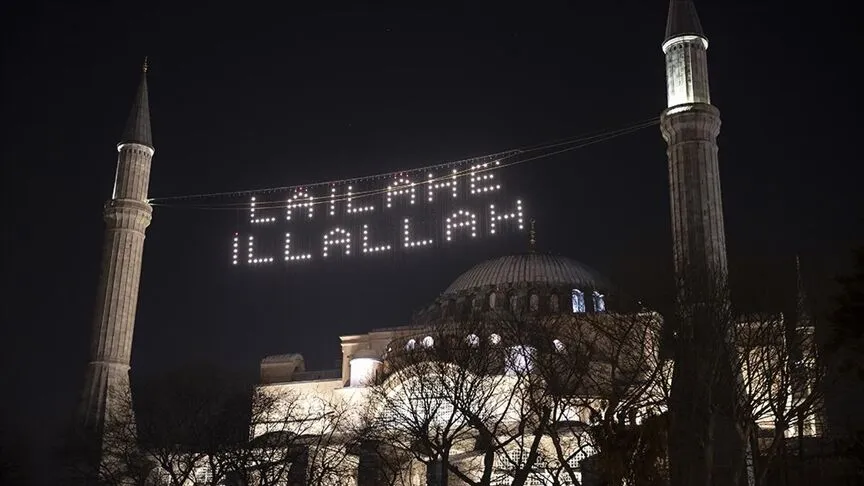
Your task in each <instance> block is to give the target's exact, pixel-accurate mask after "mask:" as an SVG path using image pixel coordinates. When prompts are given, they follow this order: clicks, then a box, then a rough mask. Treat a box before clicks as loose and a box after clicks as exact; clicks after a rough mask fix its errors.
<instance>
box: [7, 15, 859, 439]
mask: <svg viewBox="0 0 864 486" xmlns="http://www.w3.org/2000/svg"><path fill="white" fill-rule="evenodd" d="M77 3H78V2H63V3H60V2H58V3H46V2H37V1H29V2H8V3H7V4H6V5H5V6H4V11H3V12H2V18H3V19H4V21H5V23H6V24H7V26H6V27H4V28H3V29H0V32H2V34H0V35H2V38H3V51H2V73H0V76H2V89H0V97H2V102H0V107H2V108H0V114H2V123H3V129H2V132H0V133H2V137H3V141H2V144H0V150H2V171H3V172H2V184H3V189H2V195H3V200H4V204H3V208H4V213H5V214H6V217H4V218H3V219H4V224H3V230H2V241H3V253H2V257H3V267H2V278H3V286H4V291H3V299H2V329H0V366H2V376H0V379H2V382H0V390H2V393H0V395H2V397H3V398H2V399H0V400H2V402H3V403H2V411H3V413H4V415H5V416H6V418H5V419H4V421H5V422H6V423H7V424H8V423H12V424H15V425H19V426H21V425H22V424H27V423H33V422H25V420H34V419H36V418H39V424H40V425H39V427H38V430H36V429H35V428H31V429H25V430H26V434H27V435H33V436H38V435H39V434H42V433H46V434H47V432H45V431H47V430H50V429H51V428H56V427H59V426H60V424H62V423H63V421H64V420H66V419H68V418H69V417H70V415H71V413H72V411H73V410H74V407H75V405H76V401H77V399H78V394H79V390H80V388H81V386H82V385H83V378H84V371H85V367H86V362H87V359H88V356H87V354H88V340H89V334H90V326H91V320H92V317H93V306H94V301H95V297H96V284H97V279H98V275H99V260H100V251H101V244H102V238H103V222H102V219H101V211H102V204H103V203H104V201H105V200H107V199H108V198H109V197H110V195H111V189H112V184H113V178H114V171H115V164H116V148H115V147H116V143H117V141H118V140H119V137H120V134H121V132H122V130H123V124H124V122H125V120H126V117H127V114H128V111H129V108H130V106H131V103H132V99H133V96H134V93H135V89H136V87H137V83H138V80H139V76H140V65H141V62H142V59H143V58H144V56H145V55H147V56H149V57H150V66H151V68H150V73H149V78H148V79H149V86H150V104H151V105H150V106H151V116H152V127H153V137H154V144H155V146H156V155H155V157H154V159H153V165H152V178H151V185H150V195H151V196H152V197H161V196H173V195H184V194H198V193H211V192H219V191H232V190H241V189H254V188H259V187H272V186H283V185H292V184H303V183H309V182H314V181H320V180H331V179H341V178H349V177H354V176H363V175H367V174H374V173H380V172H384V171H391V170H400V169H410V168H414V167H421V166H425V165H428V164H431V163H436V162H440V161H447V160H455V159H463V158H466V157H471V156H478V155H483V154H487V153H492V152H498V151H501V150H505V149H510V148H515V147H521V146H526V145H532V144H537V143H542V142H546V141H549V140H555V139H559V138H562V137H574V136H578V135H581V134H586V133H592V132H597V131H602V130H609V129H614V128H619V127H623V126H626V125H629V124H631V123H633V122H636V121H640V120H644V119H648V118H651V117H654V116H657V115H659V113H660V111H661V110H662V109H663V108H664V106H665V79H664V75H665V70H664V61H663V55H662V52H661V50H660V43H661V41H662V40H663V33H664V24H665V18H666V10H667V3H666V2H665V1H664V0H654V1H645V0H628V1H621V2H572V3H569V4H567V3H562V2H548V3H546V2H536V3H529V2H518V3H513V4H512V5H511V4H507V3H502V2H498V3H490V4H486V5H482V6H480V5H479V4H477V6H473V7H468V6H465V5H458V4H444V3H441V2H437V3H430V4H427V5H425V6H413V5H411V6H410V7H409V6H406V5H408V4H402V5H403V6H401V7H398V8H397V7H391V8H377V7H376V8H366V7H363V6H360V3H359V2H355V4H354V5H353V6H349V7H340V6H337V5H335V4H334V3H333V2H322V3H321V4H322V5H324V4H325V3H326V6H322V7H320V8H312V7H308V6H307V7H302V8H298V7H294V6H293V3H292V2H283V3H282V4H281V8H280V9H278V10H275V9H271V8H266V7H265V6H264V5H263V4H262V5H255V4H254V2H231V3H224V4H223V3H221V2H209V3H206V4H205V3H201V4H200V5H198V6H192V5H190V2H165V3H162V2H146V1H145V2H140V1H139V2H123V3H120V2H116V3H115V4H113V5H110V6H109V5H97V4H96V2H92V3H89V4H87V5H76V4H77ZM411 3H412V2H409V4H411ZM697 8H698V10H699V14H700V17H701V20H702V24H703V26H704V29H705V32H706V34H707V36H708V38H709V40H710V47H709V51H708V63H709V71H710V74H711V91H712V101H713V103H714V104H715V105H716V106H717V107H718V108H719V109H720V111H721V116H722V120H723V127H722V131H721V134H720V137H719V142H718V143H719V146H720V164H721V176H722V184H723V191H724V210H725V219H726V231H727V241H728V252H729V260H730V271H731V273H732V278H733V283H734V284H735V285H736V286H737V287H736V288H737V289H738V291H737V292H738V293H737V295H739V296H741V297H740V300H741V301H742V302H750V303H752V301H758V299H755V298H754V297H753V296H754V295H762V294H772V293H773V294H777V293H778V292H779V291H778V290H777V289H778V288H786V287H788V285H786V284H788V283H789V282H790V278H791V277H790V276H791V271H792V265H793V261H794V255H795V254H796V253H799V254H800V255H801V260H802V265H803V268H804V270H805V276H806V279H807V282H808V284H809V286H810V288H811V289H812V293H813V294H814V296H816V297H814V299H816V298H817V297H818V296H821V297H825V296H827V295H829V294H830V289H831V287H830V285H829V282H830V279H831V278H832V277H833V275H835V274H836V273H837V272H841V271H842V270H843V269H844V266H845V265H846V264H847V262H848V257H849V251H850V250H851V248H853V247H854V246H856V245H860V244H861V242H862V241H864V232H862V224H861V223H862V219H861V218H862V207H864V204H862V197H861V194H860V193H861V176H862V169H861V167H860V162H861V156H860V151H859V150H860V142H859V137H860V136H861V134H860V130H859V128H860V117H859V116H858V115H857V112H858V111H859V110H860V109H861V106H860V92H859V87H860V86H861V85H862V84H864V83H862V80H861V77H860V75H858V74H854V72H855V71H856V66H855V64H857V63H859V61H858V59H860V54H859V53H858V52H856V51H855V50H854V45H856V42H854V31H855V29H856V28H857V25H855V24H854V23H853V16H852V15H850V14H849V13H848V12H845V11H844V10H843V9H842V8H839V7H833V6H832V5H831V3H830V2H821V3H819V4H818V5H817V6H815V7H814V5H813V4H805V5H800V6H799V5H796V4H795V3H794V2H792V3H790V2H780V1H776V0H771V1H759V2H753V1H728V0H727V1H722V2H721V1H718V0H713V1H708V0H705V1H701V2H697ZM853 148H854V149H859V150H854V151H853ZM503 177H504V178H505V183H506V193H507V194H508V195H513V196H516V195H519V196H522V197H524V199H525V200H526V201H527V203H528V214H529V216H530V217H535V218H536V219H537V232H538V246H539V248H540V249H541V250H544V251H549V252H553V253H558V254H563V255H567V256H569V257H572V258H574V259H577V260H580V261H584V262H586V263H588V264H590V265H591V266H593V267H595V268H597V269H598V270H600V271H601V272H602V273H604V274H605V275H606V276H608V277H609V278H610V279H611V280H613V281H614V282H616V283H617V284H618V285H619V286H620V287H621V288H623V289H626V292H627V293H629V294H630V295H633V296H637V297H638V298H640V299H643V300H644V301H645V302H647V303H649V304H652V305H656V306H657V307H659V308H662V307H663V306H664V305H667V304H668V295H669V291H670V288H671V287H672V281H673V280H672V275H671V261H672V255H671V230H670V223H669V202H668V201H669V198H668V183H667V169H666V155H665V143H664V141H663V139H662V137H661V135H660V131H659V128H658V127H656V126H655V127H649V128H647V129H644V130H642V131H640V132H638V133H636V134H632V135H628V136H626V137H622V138H619V139H616V140H613V141H610V142H606V143H603V144H598V145H594V146H591V147H587V148H584V149H580V150H576V151H573V152H570V153H567V154H565V155H561V156H558V157H555V158H551V159H547V160H543V161H538V162H536V163H533V164H530V165H526V166H524V167H522V168H520V172H519V174H518V175H514V176H510V175H504V176H503ZM241 217H245V216H241ZM237 229H238V223H237V215H236V214H234V213H232V212H221V211H197V210H192V209H186V208H182V207H156V208H155V211H154V214H153V223H152V225H151V226H150V228H149V230H148V232H147V240H146V243H145V252H144V268H143V277H142V282H141V295H140V301H139V306H138V317H137V321H136V327H135V340H134V351H133V356H132V370H133V371H132V374H133V380H134V379H136V378H141V377H147V376H151V375H155V374H158V373H163V372H166V371H170V370H172V369H176V368H178V367H182V366H187V365H193V364H200V363H211V364H215V365H218V366H220V367H223V368H228V369H231V370H235V371H236V372H237V373H239V374H242V375H243V376H245V377H247V378H249V379H254V378H255V374H256V372H257V366H258V362H259V360H260V359H261V358H262V357H264V356H266V355H269V354H277V353H285V352H301V353H303V354H304V355H305V356H306V359H307V365H308V366H309V367H310V368H318V369H320V368H329V367H333V364H334V362H335V361H336V360H337V359H338V358H339V356H340V350H339V341H338V336H339V335H341V334H349V333H359V332H364V331H368V330H370V329H372V328H377V327H390V326H398V325H403V324H405V323H406V322H407V320H408V318H409V317H410V315H411V313H412V311H414V310H417V309H418V308H420V307H422V306H423V305H424V304H425V303H428V302H430V301H431V300H433V299H434V298H435V297H436V296H437V295H438V293H439V292H441V291H442V290H444V288H446V286H447V285H448V284H449V282H451V281H452V280H453V279H455V278H456V276H458V275H459V273H461V272H462V271H464V270H466V269H468V268H470V266H471V265H473V264H475V263H478V262H480V261H482V260H484V259H486V258H490V257H494V256H497V255H502V254H505V253H506V252H510V251H524V250H525V249H527V236H526V237H524V242H523V241H521V240H520V241H516V242H514V241H513V239H512V238H511V240H509V243H507V244H503V243H493V242H491V241H488V240H480V241H477V242H471V243H465V244H462V245H454V247H453V248H450V249H446V250H444V249H435V250H430V251H428V252H427V253H424V254H416V255H399V256H394V257H382V258H378V259H374V260H373V259H368V258H366V259H360V258H357V259H356V260H344V261H340V262H328V263H312V264H309V265H306V266H303V267H291V268H287V267H286V266H285V265H275V266H274V267H273V268H272V269H259V270H251V269H248V268H233V267H232V266H231V264H230V256H229V255H230V253H229V251H230V250H229V247H230V239H231V235H232V233H233V232H234V231H236V230H237ZM520 238H521V237H520ZM502 241H503V240H502ZM784 285H785V287H784ZM742 305H743V304H742ZM766 305H768V304H766ZM22 427H23V426H22Z"/></svg>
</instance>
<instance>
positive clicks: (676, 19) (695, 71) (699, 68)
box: [660, 0, 726, 298]
mask: <svg viewBox="0 0 864 486" xmlns="http://www.w3.org/2000/svg"><path fill="white" fill-rule="evenodd" d="M662 47H663V53H664V54H665V55H666V93H667V108H666V110H665V111H664V112H663V114H662V115H661V119H660V129H661V131H662V132H663V138H664V139H665V140H666V144H667V146H668V149H667V155H668V157H669V185H670V190H671V202H672V236H673V242H674V262H675V274H676V277H677V278H678V284H679V286H680V287H679V288H681V289H687V290H689V291H691V292H699V293H701V292H706V293H713V292H715V291H717V290H720V289H715V288H714V285H713V284H714V283H715V282H719V283H720V284H721V285H724V286H725V278H726V236H725V232H724V229H723V202H722V197H721V195H720V171H719V168H718V164H717V134H718V133H719V132H720V112H719V111H718V110H717V108H715V107H714V106H713V105H711V94H710V91H709V89H708V66H707V49H708V39H707V38H706V37H705V34H704V33H703V32H702V25H701V23H700V22H699V17H698V16H697V15H696V8H695V7H694V6H693V2H692V1H690V0H671V2H670V4H669V16H668V18H667V21H666V38H665V40H664V41H663V45H662ZM715 295H716V294H715ZM706 296H710V294H709V295H703V296H702V297H703V298H704V297H706ZM679 297H681V295H680V294H679Z"/></svg>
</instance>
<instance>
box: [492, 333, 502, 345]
mask: <svg viewBox="0 0 864 486" xmlns="http://www.w3.org/2000/svg"><path fill="white" fill-rule="evenodd" d="M489 343H490V344H491V345H493V346H496V345H498V344H500V343H501V336H499V335H497V334H491V335H490V336H489Z"/></svg>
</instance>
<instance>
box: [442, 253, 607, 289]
mask: <svg viewBox="0 0 864 486" xmlns="http://www.w3.org/2000/svg"><path fill="white" fill-rule="evenodd" d="M520 283H525V284H545V285H548V286H571V287H574V288H585V289H588V288H590V289H601V290H607V289H609V287H610V285H609V282H608V281H607V280H606V279H605V278H603V276H602V275H600V273H599V272H597V271H596V270H594V269H593V268H591V267H589V266H587V265H585V264H583V263H580V262H577V261H576V260H571V259H569V258H566V257H561V256H555V255H548V254H543V253H525V254H521V255H508V256H504V257H500V258H495V259H493V260H488V261H485V262H483V263H481V264H479V265H476V266H474V267H473V268H471V269H470V270H468V271H467V272H465V273H463V274H462V275H460V276H459V277H458V278H457V279H456V280H455V281H453V283H452V284H450V286H449V287H447V290H445V291H444V295H453V294H459V293H463V292H464V291H467V290H471V289H478V288H482V287H488V286H494V287H498V286H508V285H513V284H520Z"/></svg>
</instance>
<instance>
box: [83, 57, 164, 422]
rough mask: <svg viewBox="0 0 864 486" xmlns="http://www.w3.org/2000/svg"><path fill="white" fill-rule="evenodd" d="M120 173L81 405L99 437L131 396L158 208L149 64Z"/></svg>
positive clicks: (120, 148)
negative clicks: (139, 312) (152, 192)
mask: <svg viewBox="0 0 864 486" xmlns="http://www.w3.org/2000/svg"><path fill="white" fill-rule="evenodd" d="M117 152H118V156H117V173H116V176H115V179H114V192H113V193H112V196H111V200H110V201H108V202H106V203H105V210H104V213H103V217H104V219H105V226H106V228H105V242H104V246H103V248H102V273H101V276H100V278H99V290H98V294H97V298H96V312H95V318H94V322H93V334H92V338H91V346H90V363H89V365H88V368H87V378H86V384H85V388H84V396H83V400H82V403H81V413H82V415H83V417H82V420H83V425H84V428H85V429H86V430H87V431H88V432H90V433H95V434H96V435H95V436H96V437H97V438H98V437H100V434H101V432H102V430H103V426H104V424H105V421H106V419H107V418H109V417H110V416H111V414H112V413H115V412H117V411H118V410H117V407H119V406H122V405H123V404H124V403H126V402H125V400H126V396H127V394H128V393H129V358H130V355H131V353H132V331H133V328H134V326H135V309H136V307H137V305H138V283H139V281H140V279H141V256H142V253H143V250H144V231H145V229H146V228H147V226H148V225H149V224H150V216H151V213H152V212H153V209H152V208H151V207H150V204H148V203H147V186H148V185H149V182H150V159H151V158H152V157H153V152H154V148H153V139H152V137H151V134H150V108H149V105H148V100H147V61H146V60H145V61H144V67H143V72H142V76H141V84H140V85H139V86H138V93H137V95H136V96H135V102H134V104H133V105H132V112H131V113H130V114H129V119H128V121H127V122H126V128H125V130H124V131H123V136H122V137H121V138H120V142H119V143H118V144H117Z"/></svg>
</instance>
